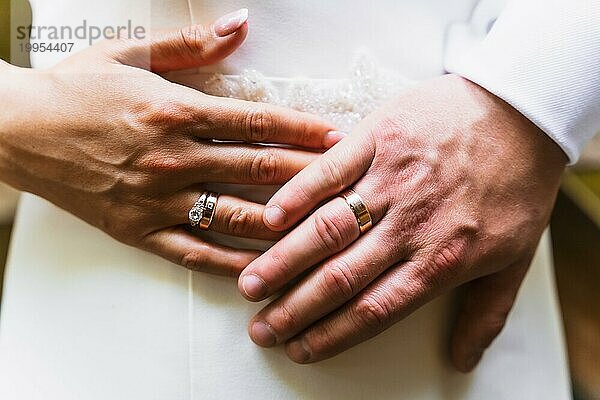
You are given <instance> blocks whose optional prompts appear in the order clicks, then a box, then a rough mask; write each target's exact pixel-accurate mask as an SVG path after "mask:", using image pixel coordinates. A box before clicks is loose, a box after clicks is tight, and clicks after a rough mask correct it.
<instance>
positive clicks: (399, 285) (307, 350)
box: [286, 246, 467, 363]
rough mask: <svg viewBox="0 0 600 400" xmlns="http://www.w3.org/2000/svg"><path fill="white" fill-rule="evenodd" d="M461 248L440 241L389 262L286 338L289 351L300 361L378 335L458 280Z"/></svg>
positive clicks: (330, 354)
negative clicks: (368, 281) (453, 249)
mask: <svg viewBox="0 0 600 400" xmlns="http://www.w3.org/2000/svg"><path fill="white" fill-rule="evenodd" d="M463 254H467V249H466V247H465V248H462V249H461V250H456V255H450V253H449V250H448V248H447V247H446V246H444V247H442V248H439V249H436V250H435V251H431V252H430V253H429V254H427V255H423V256H422V255H419V256H418V258H415V259H413V260H411V261H407V262H405V263H403V264H399V265H396V266H393V267H391V268H389V269H388V270H386V271H385V272H384V273H382V274H381V275H380V276H379V277H378V278H377V279H376V280H374V281H373V282H372V283H371V284H370V285H368V286H367V287H366V288H365V289H364V290H363V291H361V292H360V293H359V294H358V295H356V296H355V297H354V298H353V299H352V300H351V301H349V302H348V303H346V305H344V306H342V307H341V308H339V309H338V310H337V311H335V312H333V313H332V314H330V315H329V316H327V317H326V318H324V319H322V320H321V321H319V322H317V323H316V324H314V325H312V326H311V327H309V328H308V329H307V330H305V331H304V332H302V333H301V334H300V335H298V336H296V337H295V338H293V339H292V340H290V341H289V342H288V343H287V345H286V350H287V353H288V356H289V357H290V358H291V359H292V360H294V361H296V362H299V363H307V362H315V361H320V360H324V359H326V358H330V357H333V356H335V355H337V354H339V353H341V352H342V351H344V350H347V349H349V348H350V347H353V346H355V345H357V344H359V343H361V342H363V341H365V340H367V339H370V338H372V337H374V336H376V335H378V334H379V333H381V332H383V331H384V330H386V329H387V328H389V327H390V326H392V325H393V324H395V323H396V322H398V321H400V320H401V319H403V318H405V317H406V316H408V315H409V314H410V313H412V312H413V311H414V310H416V309H417V308H418V307H420V306H422V305H423V304H425V303H427V302H428V301H430V300H431V299H433V298H434V297H436V296H438V295H439V294H440V293H442V292H443V291H446V290H449V289H452V288H454V287H456V286H457V285H458V284H460V283H462V280H464V279H465V277H463V276H461V274H459V273H458V272H459V271H460V268H465V267H464V265H462V263H461V261H460V260H462V259H463V257H464V256H463ZM465 270H467V269H466V268H465Z"/></svg>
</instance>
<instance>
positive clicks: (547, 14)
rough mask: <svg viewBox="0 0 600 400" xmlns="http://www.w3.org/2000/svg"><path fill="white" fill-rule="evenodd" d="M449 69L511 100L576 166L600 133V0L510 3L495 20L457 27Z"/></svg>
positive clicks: (521, 0)
mask: <svg viewBox="0 0 600 400" xmlns="http://www.w3.org/2000/svg"><path fill="white" fill-rule="evenodd" d="M481 14H485V12H479V13H478V12H477V10H476V12H475V13H474V17H476V16H477V15H481ZM492 25H493V26H492ZM482 26H483V27H485V29H482ZM489 26H492V28H491V29H490V30H489V32H488V31H487V27H489ZM445 67H446V70H447V71H448V72H451V73H455V74H458V75H461V76H463V77H465V78H467V79H469V80H471V81H473V82H475V83H477V84H478V85H480V86H482V87H483V88H485V89H486V90H488V91H489V92H491V93H493V94H494V95H496V96H498V97H500V98H501V99H503V100H504V101H506V102H507V103H509V104H510V105H511V106H513V107H514V108H515V109H517V110H518V111H519V112H520V113H521V114H523V115H524V116H525V117H527V118H528V119H529V120H531V121H532V122H533V123H534V124H535V125H537V126H538V127H539V128H540V129H542V130H543V131H544V132H545V133H546V134H547V135H548V136H550V138H552V139H553V140H554V141H555V142H556V143H557V144H558V145H559V146H560V147H561V148H562V149H563V151H564V152H565V153H566V154H567V156H568V157H569V161H570V163H575V162H576V161H577V159H578V158H579V155H580V154H581V151H582V150H583V147H584V146H585V144H586V143H587V142H588V141H589V140H590V139H591V138H592V137H593V136H594V135H595V134H596V133H597V132H598V131H599V130H600V1H595V0H514V1H509V2H508V4H507V5H506V7H505V8H504V9H503V10H502V11H501V13H500V16H499V17H498V19H497V20H496V21H495V23H494V22H493V20H491V21H490V23H489V24H487V25H486V24H483V25H482V24H481V22H480V21H475V22H474V21H471V23H469V24H465V25H456V26H454V27H452V28H451V30H450V32H449V37H448V48H447V53H446V57H445Z"/></svg>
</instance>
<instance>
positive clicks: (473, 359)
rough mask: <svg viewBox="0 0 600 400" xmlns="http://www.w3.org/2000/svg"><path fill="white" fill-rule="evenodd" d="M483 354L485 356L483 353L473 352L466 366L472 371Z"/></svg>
mask: <svg viewBox="0 0 600 400" xmlns="http://www.w3.org/2000/svg"><path fill="white" fill-rule="evenodd" d="M481 356H483V353H473V354H471V355H470V356H469V358H467V361H466V362H465V367H466V368H467V371H471V370H472V369H473V368H475V366H476V365H477V363H478V362H479V360H480V359H481Z"/></svg>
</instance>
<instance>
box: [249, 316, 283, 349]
mask: <svg viewBox="0 0 600 400" xmlns="http://www.w3.org/2000/svg"><path fill="white" fill-rule="evenodd" d="M250 337H251V338H252V341H253V342H254V343H256V344H257V345H259V346H262V347H271V346H275V344H276V343H277V338H276V337H275V334H274V333H273V329H272V328H271V327H270V326H269V325H267V324H265V323H264V322H261V321H258V322H255V323H253V324H252V327H251V328H250Z"/></svg>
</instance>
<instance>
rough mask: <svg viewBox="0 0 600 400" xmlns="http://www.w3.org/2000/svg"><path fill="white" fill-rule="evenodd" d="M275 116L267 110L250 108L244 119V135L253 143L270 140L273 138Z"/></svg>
mask: <svg viewBox="0 0 600 400" xmlns="http://www.w3.org/2000/svg"><path fill="white" fill-rule="evenodd" d="M274 122H275V121H274V117H273V115H272V114H271V113H269V112H267V111H266V110H262V109H258V110H254V109H251V110H248V111H247V112H246V114H245V116H244V119H243V121H242V130H243V135H242V137H244V138H246V141H248V142H252V143H264V142H269V141H270V140H271V139H272V138H273V130H274Z"/></svg>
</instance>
